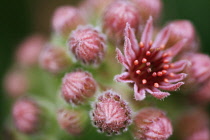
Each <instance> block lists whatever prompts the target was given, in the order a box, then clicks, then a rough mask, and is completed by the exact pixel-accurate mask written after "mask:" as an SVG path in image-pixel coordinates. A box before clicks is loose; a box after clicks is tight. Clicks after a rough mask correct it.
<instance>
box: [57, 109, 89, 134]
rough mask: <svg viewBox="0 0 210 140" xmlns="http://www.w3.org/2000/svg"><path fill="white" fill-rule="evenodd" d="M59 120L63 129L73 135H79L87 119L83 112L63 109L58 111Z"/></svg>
mask: <svg viewBox="0 0 210 140" xmlns="http://www.w3.org/2000/svg"><path fill="white" fill-rule="evenodd" d="M57 120H58V123H59V125H60V127H61V128H62V129H63V130H65V131H67V132H68V133H69V134H72V135H79V134H81V133H82V131H83V130H84V125H85V120H86V119H85V116H84V114H83V113H82V112H79V111H76V110H68V109H61V110H59V111H58V114H57Z"/></svg>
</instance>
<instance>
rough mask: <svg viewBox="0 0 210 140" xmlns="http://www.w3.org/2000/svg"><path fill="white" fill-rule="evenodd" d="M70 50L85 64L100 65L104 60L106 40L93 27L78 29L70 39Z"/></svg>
mask: <svg viewBox="0 0 210 140" xmlns="http://www.w3.org/2000/svg"><path fill="white" fill-rule="evenodd" d="M68 45H69V49H70V50H71V52H72V53H73V55H74V56H75V57H76V59H77V60H80V61H82V62H83V63H84V64H96V65H97V64H99V63H100V62H101V61H102V60H103V58H104V52H105V49H106V46H105V38H104V36H103V34H101V33H100V32H99V31H98V30H96V29H94V28H93V27H91V26H80V27H78V28H77V29H76V30H75V31H74V32H73V33H72V34H71V36H70V38H69V42H68Z"/></svg>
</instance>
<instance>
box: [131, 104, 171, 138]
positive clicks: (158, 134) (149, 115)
mask: <svg viewBox="0 0 210 140" xmlns="http://www.w3.org/2000/svg"><path fill="white" fill-rule="evenodd" d="M134 125H135V128H134V136H135V138H136V139H138V140H167V139H168V138H169V137H170V136H171V134H172V131H173V129H172V125H171V122H170V120H169V119H168V118H167V116H166V115H165V113H164V112H163V111H161V110H159V109H156V108H144V109H142V110H141V111H140V112H139V113H138V114H137V115H136V116H135V118H134Z"/></svg>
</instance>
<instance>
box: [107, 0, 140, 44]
mask: <svg viewBox="0 0 210 140" xmlns="http://www.w3.org/2000/svg"><path fill="white" fill-rule="evenodd" d="M126 23H129V24H130V26H131V28H133V29H134V30H135V33H137V32H138V28H139V23H140V20H139V13H138V9H137V8H136V7H135V5H133V3H131V2H129V1H123V0H122V1H119V0H118V1H115V2H113V3H111V5H109V6H108V7H107V8H106V10H105V13H104V15H103V29H104V31H105V33H106V34H107V35H108V37H109V39H110V40H112V41H113V42H115V43H117V44H121V43H122V42H123V40H124V29H125V26H126Z"/></svg>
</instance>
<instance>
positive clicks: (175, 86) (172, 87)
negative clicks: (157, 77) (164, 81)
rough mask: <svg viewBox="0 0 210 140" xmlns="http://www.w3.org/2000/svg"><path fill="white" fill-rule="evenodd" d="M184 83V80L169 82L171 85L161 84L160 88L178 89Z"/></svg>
mask: <svg viewBox="0 0 210 140" xmlns="http://www.w3.org/2000/svg"><path fill="white" fill-rule="evenodd" d="M183 84H184V82H179V83H176V84H169V85H165V86H162V85H161V86H160V87H159V88H160V89H163V90H168V91H176V90H177V89H178V88H179V87H180V86H181V85H183Z"/></svg>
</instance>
